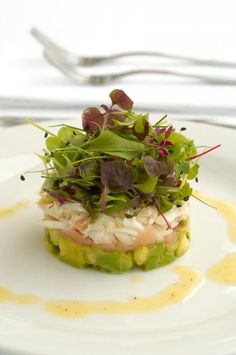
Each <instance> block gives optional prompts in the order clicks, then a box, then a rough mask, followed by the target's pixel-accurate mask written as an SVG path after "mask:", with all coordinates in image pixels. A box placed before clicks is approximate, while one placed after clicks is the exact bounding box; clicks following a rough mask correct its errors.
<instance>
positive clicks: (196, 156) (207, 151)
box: [188, 144, 221, 160]
mask: <svg viewBox="0 0 236 355" xmlns="http://www.w3.org/2000/svg"><path fill="white" fill-rule="evenodd" d="M219 147H221V144H217V145H216V146H214V147H212V148H210V149H207V150H205V151H204V152H202V153H199V154H196V155H194V156H193V157H190V158H188V160H192V159H196V158H200V157H202V156H203V155H205V154H207V153H210V152H211V151H212V150H215V149H217V148H219Z"/></svg>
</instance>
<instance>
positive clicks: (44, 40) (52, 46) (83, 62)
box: [31, 27, 236, 68]
mask: <svg viewBox="0 0 236 355" xmlns="http://www.w3.org/2000/svg"><path fill="white" fill-rule="evenodd" d="M31 33H32V35H33V36H34V37H35V38H36V39H37V40H38V41H39V42H40V43H41V44H42V45H43V46H44V48H45V50H50V51H51V52H52V51H54V52H55V54H57V56H58V58H59V59H60V61H61V62H63V63H65V64H67V65H79V66H89V65H94V64H99V63H102V62H107V61H112V60H116V59H120V58H124V57H139V56H148V57H159V58H166V59H174V60H180V61H184V62H186V63H190V64H197V65H206V66H215V67H228V68H236V63H235V62H227V61H221V60H215V59H201V58H192V57H188V56H183V55H175V54H170V53H164V52H157V51H129V52H123V53H122V52H121V53H116V54H111V55H107V56H99V57H98V56H94V57H87V56H86V57H85V56H79V55H77V54H75V53H72V52H70V51H68V50H67V49H65V48H63V47H61V46H59V45H58V44H57V43H55V42H54V41H53V40H52V39H51V38H49V37H48V36H46V35H45V34H44V33H43V32H41V31H40V30H38V29H37V28H35V27H33V28H32V30H31Z"/></svg>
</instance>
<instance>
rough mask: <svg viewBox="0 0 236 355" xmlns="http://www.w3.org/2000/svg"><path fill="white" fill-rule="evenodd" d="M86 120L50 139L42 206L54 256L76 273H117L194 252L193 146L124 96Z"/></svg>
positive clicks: (87, 113)
mask: <svg viewBox="0 0 236 355" xmlns="http://www.w3.org/2000/svg"><path fill="white" fill-rule="evenodd" d="M110 99H111V104H110V105H109V106H107V105H101V107H100V108H96V107H89V108H87V109H86V110H84V111H83V113H82V126H83V128H82V129H81V128H78V127H72V126H68V125H66V124H62V125H61V127H60V128H59V130H58V132H57V134H54V133H53V132H51V131H49V130H47V129H45V128H42V127H40V126H38V125H37V124H35V123H33V124H34V125H35V126H36V127H38V128H40V129H42V130H43V131H44V132H45V144H46V147H45V148H44V149H43V154H42V155H39V157H40V158H41V159H42V161H43V163H44V165H45V169H44V170H43V172H42V178H43V179H44V183H43V186H42V189H41V198H40V201H39V206H40V207H41V209H42V210H43V212H44V219H43V221H42V224H43V225H44V227H45V239H46V243H47V246H48V248H49V250H50V251H51V252H52V253H53V254H55V255H57V256H58V258H60V259H61V260H63V261H65V262H67V263H70V264H72V265H74V266H76V267H79V268H83V267H86V266H92V267H96V268H99V269H100V270H105V271H110V272H112V273H121V272H125V271H129V270H130V269H131V268H133V267H140V268H142V269H144V270H150V269H154V268H157V267H159V266H162V265H166V264H169V263H171V262H173V261H174V260H175V259H176V258H177V257H179V256H181V255H183V254H184V253H185V252H186V250H187V249H188V247H189V201H188V200H189V197H190V196H191V194H192V189H191V187H190V184H189V182H188V181H189V180H192V179H195V178H197V175H198V168H199V166H198V164H197V162H196V158H198V157H199V156H200V154H198V155H197V150H196V147H195V145H194V142H193V140H191V139H188V138H186V137H185V136H184V135H183V133H182V131H183V130H184V128H183V129H181V130H180V131H179V132H177V131H176V130H175V129H174V127H173V126H172V125H170V124H168V122H167V121H166V116H164V117H162V118H161V119H160V120H158V121H157V122H156V123H155V124H153V125H151V124H150V122H149V115H148V114H146V113H145V114H137V113H135V112H134V111H133V101H132V100H131V99H130V98H129V97H128V96H127V95H126V94H125V92H124V91H122V90H118V89H116V90H113V91H112V92H111V93H110Z"/></svg>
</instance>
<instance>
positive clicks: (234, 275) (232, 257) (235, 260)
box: [207, 253, 236, 286]
mask: <svg viewBox="0 0 236 355" xmlns="http://www.w3.org/2000/svg"><path fill="white" fill-rule="evenodd" d="M207 276H208V277H209V278H210V279H212V280H213V281H216V282H220V283H223V284H227V285H232V286H236V253H231V254H228V255H226V256H225V257H224V258H223V259H221V260H220V261H219V262H217V263H216V264H215V265H213V266H212V267H211V268H210V269H209V270H208V271H207Z"/></svg>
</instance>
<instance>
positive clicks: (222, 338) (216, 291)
mask: <svg viewBox="0 0 236 355" xmlns="http://www.w3.org/2000/svg"><path fill="white" fill-rule="evenodd" d="M181 125H183V123H181V122H179V123H176V126H177V127H180V126H181ZM184 125H185V126H186V127H187V128H188V130H187V131H186V134H187V135H188V136H190V137H193V138H194V139H195V141H196V142H197V144H198V145H210V146H212V145H215V144H218V143H222V144H223V145H222V148H221V149H219V150H217V151H214V152H212V153H211V154H209V155H208V156H205V157H203V158H202V159H201V171H200V177H199V184H198V186H197V187H198V188H199V189H200V190H201V191H202V192H204V193H206V194H208V195H209V196H213V197H215V198H218V199H223V200H228V201H231V202H234V203H235V202H236V160H235V151H236V143H235V138H236V135H235V131H233V130H230V129H223V128H218V127H211V126H207V125H200V124H193V123H186V122H185V123H184ZM0 144H1V150H0V154H1V155H0V158H1V160H0V167H1V172H0V206H1V207H3V206H6V205H10V204H11V203H13V202H15V201H19V200H25V199H29V200H30V201H32V203H31V204H30V206H29V207H28V208H26V209H24V210H22V211H21V212H19V213H17V214H16V215H14V217H11V218H6V219H3V220H1V221H0V285H1V286H5V287H8V288H10V289H11V290H14V291H15V292H17V293H30V294H34V295H37V296H39V297H41V298H43V299H45V300H47V299H70V300H73V299H76V300H80V299H81V300H82V299H85V300H106V299H115V300H126V299H127V298H128V297H129V296H131V295H136V296H139V295H140V296H141V295H151V294H154V293H156V292H158V291H159V290H161V289H162V288H164V287H165V286H167V285H168V284H169V283H171V282H173V281H174V280H175V279H176V275H175V274H174V273H173V271H172V269H173V264H171V265H169V266H167V267H164V268H161V269H158V270H154V271H150V272H146V273H144V272H141V271H133V272H131V273H128V274H124V275H110V274H106V273H101V272H98V271H93V270H78V269H75V268H73V267H70V266H68V265H66V264H63V263H61V262H60V261H59V260H57V259H56V258H54V257H52V256H51V255H50V254H49V253H48V252H47V251H46V250H45V248H44V245H43V242H42V229H41V227H40V226H39V225H38V220H39V219H40V218H41V214H40V212H39V211H38V208H37V207H36V206H35V201H36V200H37V191H38V189H39V187H40V184H41V182H40V177H39V176H38V175H37V174H32V175H28V176H27V177H26V181H25V182H22V181H20V179H19V175H20V174H21V172H23V171H24V170H28V169H30V168H32V167H33V166H34V165H35V164H36V163H37V160H35V159H34V158H33V157H32V155H31V152H36V151H39V150H40V148H41V147H42V144H43V134H42V132H39V131H37V130H35V129H34V128H33V127H18V128H11V129H5V130H2V131H1V133H0ZM13 155H14V157H13ZM3 167H4V168H3ZM2 168H3V169H2ZM226 229H227V228H226V222H225V221H224V220H223V219H222V218H221V217H220V215H219V214H218V213H217V212H216V211H215V210H214V209H211V208H209V207H207V206H205V205H203V204H201V203H199V202H197V201H193V200H192V232H191V234H192V241H191V248H190V251H189V252H188V253H187V254H186V255H185V256H183V257H182V258H180V259H179V260H178V261H176V262H175V265H177V264H178V265H186V266H190V267H191V268H194V269H196V270H199V271H200V272H202V273H204V272H205V271H206V270H207V269H208V268H209V266H211V265H212V264H214V263H215V262H216V261H218V260H219V259H220V258H221V257H222V256H223V255H224V254H226V253H227V252H230V251H233V250H234V251H235V250H236V245H233V243H232V242H231V241H230V240H229V239H228V236H227V231H226ZM134 275H141V277H142V282H140V283H134V282H132V277H133V276H134ZM235 324H236V287H227V286H224V285H219V284H216V283H213V282H211V281H209V280H206V281H205V282H204V283H203V284H202V285H201V287H200V288H199V289H198V290H197V292H195V293H194V294H193V295H191V297H190V298H189V299H188V300H187V301H186V302H184V303H182V304H177V305H174V306H171V307H169V308H168V309H165V310H161V311H158V312H152V313H143V314H133V315H124V314H121V315H102V314H98V315H92V316H87V317H85V318H81V319H73V320H68V319H67V320H66V319H62V318H60V317H55V316H52V315H50V314H48V313H46V312H45V311H44V310H43V309H42V308H41V307H39V306H35V305H34V306H29V305H27V306H22V305H15V304H11V303H9V304H0V350H2V351H3V352H4V354H8V353H9V354H21V353H22V354H47V355H49V354H57V355H62V354H63V355H64V354H66V353H68V354H70V355H74V354H79V353H80V354H91V353H96V354H100V353H101V354H124V355H126V354H131V353H138V354H157V353H158V354H172V353H174V354H176V355H178V354H181V355H187V354H188V355H189V354H198V355H200V354H214V355H218V354H226V353H233V352H234V351H235V349H236V331H235Z"/></svg>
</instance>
